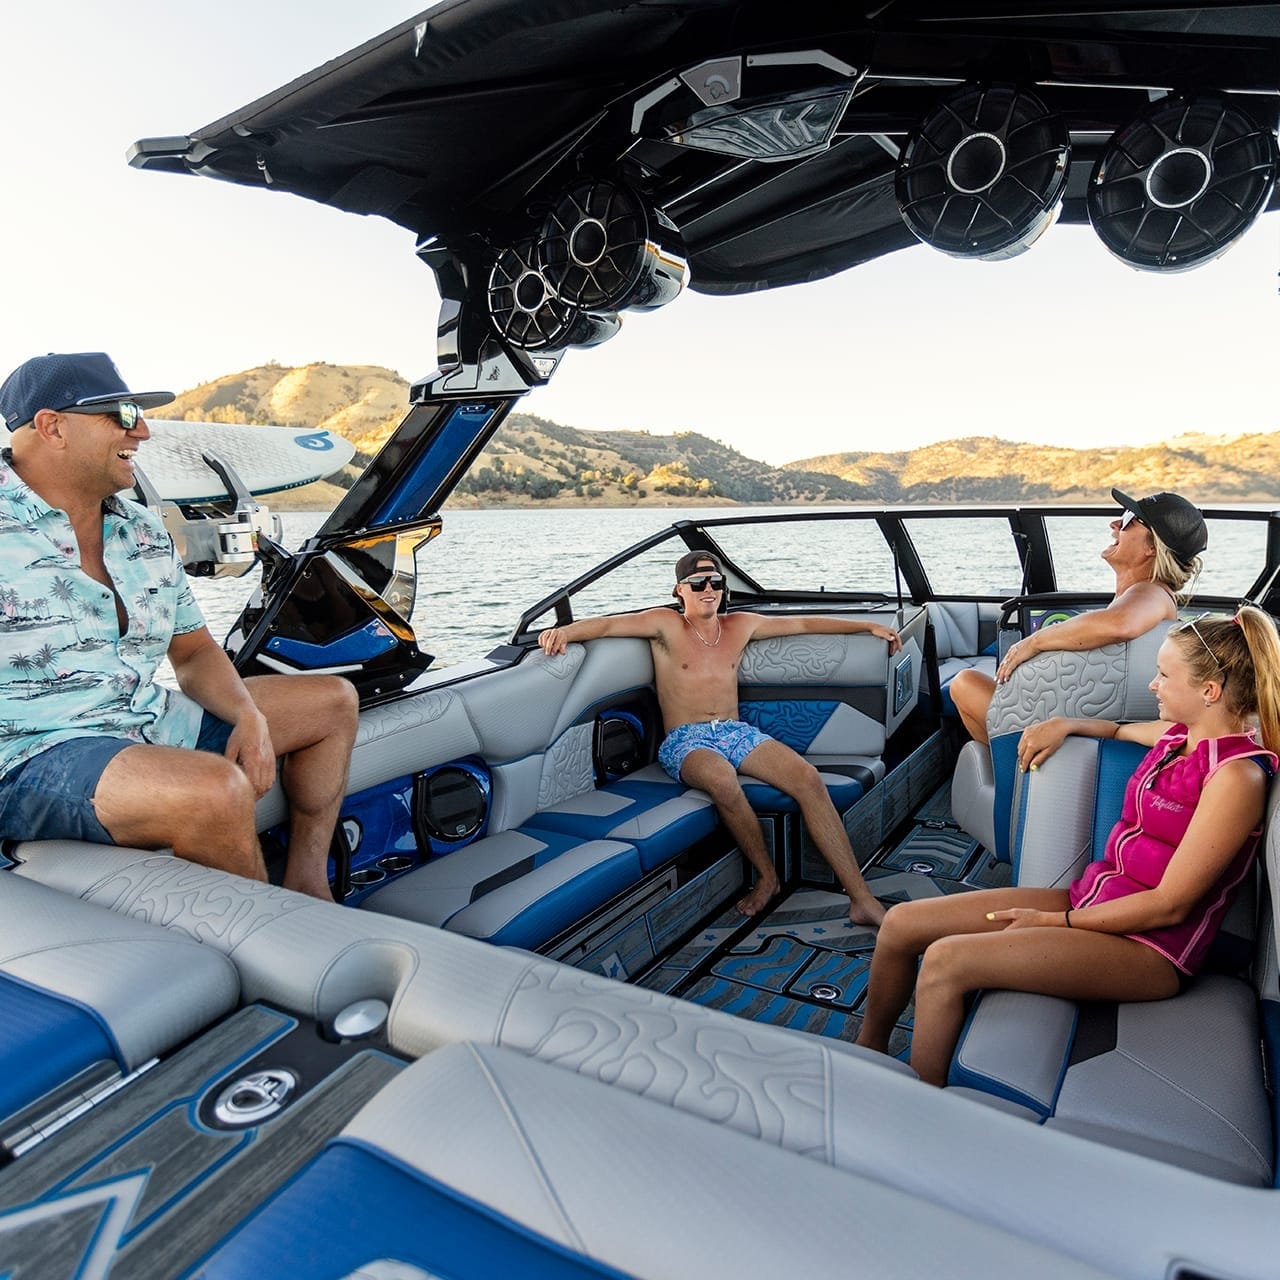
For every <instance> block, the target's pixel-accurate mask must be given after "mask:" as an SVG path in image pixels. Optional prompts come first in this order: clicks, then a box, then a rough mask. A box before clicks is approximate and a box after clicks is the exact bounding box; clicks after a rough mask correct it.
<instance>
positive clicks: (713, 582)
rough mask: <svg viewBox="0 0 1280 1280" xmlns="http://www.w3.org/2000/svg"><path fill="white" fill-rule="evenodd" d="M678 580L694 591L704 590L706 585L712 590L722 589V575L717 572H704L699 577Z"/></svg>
mask: <svg viewBox="0 0 1280 1280" xmlns="http://www.w3.org/2000/svg"><path fill="white" fill-rule="evenodd" d="M680 581H681V582H682V583H683V584H684V585H685V586H686V587H692V588H693V589H694V590H695V591H705V590H706V589H707V587H708V586H710V587H711V590H712V591H723V590H724V576H723V575H722V574H719V573H706V574H703V575H702V577H700V578H681V579H680Z"/></svg>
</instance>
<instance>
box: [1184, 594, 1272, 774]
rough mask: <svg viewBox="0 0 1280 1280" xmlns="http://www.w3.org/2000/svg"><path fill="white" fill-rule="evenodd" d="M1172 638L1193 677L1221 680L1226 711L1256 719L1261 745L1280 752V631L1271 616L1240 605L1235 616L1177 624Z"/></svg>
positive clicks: (1202, 679)
mask: <svg viewBox="0 0 1280 1280" xmlns="http://www.w3.org/2000/svg"><path fill="white" fill-rule="evenodd" d="M1169 636H1170V639H1172V640H1173V641H1174V643H1175V644H1177V646H1178V649H1179V651H1180V652H1181V654H1182V657H1183V659H1184V660H1185V661H1186V663H1187V666H1188V667H1189V668H1190V671H1191V676H1192V679H1193V680H1194V681H1195V682H1196V683H1206V682H1208V681H1210V680H1217V681H1218V682H1219V683H1220V684H1221V685H1222V697H1223V700H1224V701H1225V702H1226V704H1227V710H1228V711H1230V712H1231V713H1232V714H1233V715H1235V716H1237V717H1239V718H1240V719H1241V720H1252V719H1256V720H1257V722H1258V731H1259V735H1260V737H1261V739H1262V745H1263V746H1264V747H1266V748H1267V750H1268V751H1275V752H1276V753H1277V754H1280V634H1278V633H1277V631H1276V624H1275V621H1274V620H1273V619H1272V617H1271V615H1270V614H1268V613H1264V612H1263V611H1262V610H1261V609H1258V608H1255V607H1254V606H1253V605H1241V606H1240V609H1239V611H1238V612H1237V613H1236V614H1235V616H1234V617H1230V618H1226V617H1208V616H1206V617H1203V618H1197V619H1196V620H1195V621H1194V622H1180V623H1177V624H1175V625H1174V627H1173V629H1172V630H1171V631H1170V633H1169Z"/></svg>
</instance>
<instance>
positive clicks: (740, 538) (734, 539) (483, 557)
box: [192, 507, 1265, 667]
mask: <svg viewBox="0 0 1280 1280" xmlns="http://www.w3.org/2000/svg"><path fill="white" fill-rule="evenodd" d="M785 510H788V509H787V508H763V507H761V508H744V507H715V508H705V507H700V508H688V509H678V508H653V507H635V508H626V509H612V508H600V507H589V508H555V509H525V510H484V511H475V510H459V511H449V510H446V511H445V514H444V530H443V532H442V533H441V535H440V536H439V537H438V538H436V539H435V540H433V541H432V542H431V543H429V544H427V546H425V547H424V548H423V549H422V550H421V552H420V554H419V557H418V595H417V600H416V604H415V608H414V612H413V618H412V621H413V626H414V630H415V632H416V634H417V636H418V641H419V643H420V644H421V645H422V647H423V648H424V649H426V650H427V652H429V653H432V654H435V655H436V663H435V665H436V666H437V667H441V666H448V665H452V664H454V663H457V662H460V661H464V660H467V659H473V658H479V657H483V656H484V655H485V654H486V653H488V652H489V651H490V650H491V649H492V648H493V647H494V646H495V645H498V644H501V643H503V642H505V641H506V640H508V639H509V638H510V636H511V633H512V631H513V629H514V628H515V626H516V624H517V622H518V621H519V619H520V615H521V614H522V613H523V611H524V610H525V609H527V608H528V607H530V606H531V605H533V604H534V603H535V602H536V601H538V600H539V599H541V598H542V597H543V596H544V595H546V594H548V593H549V592H551V591H553V590H555V589H556V588H558V587H560V586H562V585H563V584H565V583H566V582H569V581H571V580H572V579H573V578H575V577H577V576H578V575H579V574H581V573H584V572H585V571H587V570H589V569H590V568H591V567H592V566H594V565H596V564H598V563H599V562H600V561H601V560H603V559H605V558H606V557H607V556H608V555H610V554H612V553H614V552H616V551H619V550H621V549H622V548H624V547H627V546H630V545H631V544H632V543H635V542H638V541H639V540H640V539H642V538H644V537H646V536H647V535H649V534H652V533H653V532H655V531H656V530H658V529H661V528H663V527H664V526H667V525H670V524H671V523H672V522H673V521H676V520H681V519H704V518H714V517H726V516H727V517H738V516H750V515H760V514H777V513H778V512H780V511H785ZM818 510H819V511H831V510H833V509H832V508H819V509H818ZM323 519H324V516H323V515H322V514H318V513H308V512H286V513H284V514H283V517H282V522H283V526H284V541H285V545H286V546H288V547H290V548H296V547H298V546H299V545H301V543H302V542H304V541H305V540H306V539H307V538H308V537H309V536H311V534H312V533H314V532H315V530H316V529H317V528H318V527H319V525H320V524H321V522H322V521H323ZM907 523H908V528H909V531H910V533H911V536H912V539H913V542H914V543H915V544H916V546H917V547H918V549H919V551H920V554H921V558H922V560H923V561H924V564H925V567H926V570H927V571H928V573H929V575H930V580H931V582H932V584H933V586H934V588H935V589H936V590H938V591H940V592H942V593H943V594H954V595H964V594H975V595H980V594H991V593H992V592H993V591H994V592H995V593H996V594H1000V595H1002V596H1012V595H1016V594H1018V591H1019V588H1020V574H1019V567H1018V561H1017V557H1016V554H1015V552H1014V549H1013V543H1012V540H1011V539H1010V537H1009V527H1008V522H1007V521H1006V520H1003V519H999V518H982V517H972V518H969V517H966V518H965V519H963V520H954V519H953V520H947V521H945V522H941V523H940V522H938V521H936V520H930V519H928V518H926V517H925V516H923V515H922V516H921V518H920V519H918V520H917V519H915V518H909V519H908V521H907ZM1048 523H1049V526H1050V537H1051V539H1052V542H1053V545H1054V548H1055V564H1056V567H1057V571H1058V577H1059V582H1060V583H1061V584H1062V585H1063V586H1070V587H1072V588H1074V589H1078V590H1084V591H1108V590H1110V589H1111V586H1112V582H1113V579H1112V576H1111V572H1110V570H1109V569H1108V568H1107V566H1106V565H1105V563H1104V562H1103V561H1102V560H1101V559H1100V558H1099V553H1100V552H1101V551H1102V549H1103V548H1104V547H1105V546H1106V545H1107V543H1108V542H1109V540H1110V535H1109V533H1108V530H1107V527H1106V519H1105V518H1100V517H1098V516H1086V517H1069V516H1065V515H1064V516H1062V517H1056V516H1054V517H1050V519H1049V522H1048ZM715 534H716V538H717V540H718V541H719V542H720V544H721V545H722V546H723V547H724V549H725V551H726V552H727V553H728V554H729V555H731V556H732V557H733V558H734V560H735V561H736V562H737V563H739V564H741V565H742V566H743V567H744V568H746V569H748V570H749V571H750V572H753V573H754V574H755V575H756V577H757V579H758V580H759V582H760V583H761V584H762V585H763V586H766V587H770V586H782V585H789V586H792V587H799V588H804V589H807V590H821V589H822V588H824V587H825V588H827V589H829V590H836V589H846V590H847V589H850V588H859V587H860V588H864V589H869V590H875V591H882V592H885V593H886V594H890V595H892V594H893V592H894V591H895V574H894V569H893V563H892V560H891V559H890V556H889V553H888V550H887V548H886V545H885V543H884V540H883V538H882V537H881V536H880V534H879V532H878V530H877V528H876V526H875V525H874V523H872V522H870V521H857V522H849V521H830V520H827V521H815V522H809V521H805V522H804V523H802V524H794V525H790V524H787V525H781V524H770V525H744V526H731V527H723V526H722V527H721V528H719V529H717V530H716V531H715ZM1264 545H1265V525H1263V524H1262V523H1257V524H1254V523H1248V524H1245V523H1241V522H1228V521H1211V522H1210V548H1211V551H1210V553H1209V554H1208V555H1207V556H1206V560H1207V567H1206V570H1205V573H1204V575H1203V577H1202V579H1201V582H1200V590H1201V591H1203V592H1205V593H1212V594H1221V595H1226V596H1231V597H1239V596H1242V595H1243V594H1244V593H1245V592H1246V591H1247V590H1248V588H1249V586H1250V585H1251V583H1252V579H1253V576H1254V575H1255V574H1256V573H1257V572H1258V566H1259V565H1260V564H1261V563H1262V562H1263V550H1264ZM681 550H683V545H682V544H680V543H673V542H668V543H664V544H662V545H661V546H659V547H657V548H656V549H654V550H652V551H650V552H648V553H646V554H645V555H644V556H642V557H640V558H638V559H637V560H636V561H634V562H631V563H629V564H628V565H627V566H625V567H624V568H623V569H621V570H619V571H618V572H617V573H615V574H611V575H610V576H609V578H608V580H607V581H608V586H607V590H606V588H605V587H594V588H588V589H587V590H586V591H585V592H584V593H583V594H582V595H581V596H578V597H576V599H575V614H576V615H577V616H579V617H581V616H585V615H588V614H594V613H606V612H610V611H612V610H616V609H629V608H638V607H641V606H643V605H649V604H659V603H662V602H663V601H665V600H667V599H669V598H670V593H671V565H672V563H673V561H674V559H675V557H676V555H677V554H678V553H679V552H680V551H681ZM258 579H259V572H258V570H257V569H254V570H252V571H251V572H249V573H247V574H245V575H244V577H242V578H220V579H211V578H195V579H193V580H192V584H193V586H194V588H195V592H196V596H197V598H198V599H199V601H200V604H201V607H202V608H203V609H204V612H205V616H206V618H207V619H208V621H209V627H210V630H211V631H212V632H213V634H214V635H215V636H216V637H218V638H219V639H222V638H223V637H224V636H225V635H226V634H227V632H228V631H229V630H230V628H231V626H232V625H233V624H234V622H235V620H236V618H237V616H238V615H239V613H240V610H241V609H242V608H243V607H244V604H245V603H246V601H247V600H248V598H249V596H250V594H251V593H252V591H253V590H254V589H255V588H256V586H257V584H258ZM547 621H548V623H549V622H550V619H548V620H547Z"/></svg>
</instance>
